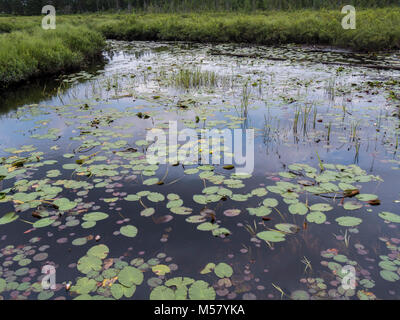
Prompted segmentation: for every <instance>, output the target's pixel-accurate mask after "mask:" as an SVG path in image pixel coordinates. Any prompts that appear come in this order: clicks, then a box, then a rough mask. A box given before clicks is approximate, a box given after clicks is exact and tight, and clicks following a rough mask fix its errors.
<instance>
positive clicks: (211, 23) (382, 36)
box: [0, 8, 400, 88]
mask: <svg viewBox="0 0 400 320" xmlns="http://www.w3.org/2000/svg"><path fill="white" fill-rule="evenodd" d="M342 18H343V15H342V14H341V12H340V10H325V9H321V10H299V11H264V12H257V13H253V14H248V13H239V12H215V13H209V12H208V13H207V12H203V13H190V14H177V13H175V14H122V13H121V14H99V13H96V14H89V15H66V16H63V15H60V16H58V17H57V29H56V30H47V31H45V30H42V29H41V28H40V25H41V19H42V17H39V16H36V17H15V16H5V17H0V87H3V88H4V87H6V86H8V85H9V84H11V83H16V82H19V81H23V80H26V79H29V78H30V77H32V76H40V75H46V74H54V73H60V72H64V71H67V70H70V69H74V68H80V67H82V66H83V65H84V64H85V63H87V62H88V61H89V60H90V59H92V58H93V57H94V56H95V55H97V54H99V53H100V52H101V50H102V48H103V46H104V39H103V38H104V37H105V38H108V39H121V40H161V41H169V40H170V41H176V40H180V41H196V42H236V43H253V44H263V45H279V44H286V43H297V44H307V45H332V46H339V47H344V48H350V49H354V50H358V51H378V50H391V49H400V9H399V8H383V9H363V10H358V11H357V29H355V30H344V29H343V28H342V25H341V20H342ZM182 78H183V79H185V78H187V75H183V77H182Z"/></svg>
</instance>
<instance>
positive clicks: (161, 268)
mask: <svg viewBox="0 0 400 320" xmlns="http://www.w3.org/2000/svg"><path fill="white" fill-rule="evenodd" d="M151 270H152V271H153V272H154V273H155V274H156V275H158V276H163V275H165V274H167V273H170V272H171V269H170V268H169V267H168V266H166V265H164V264H158V265H156V266H153V267H152V268H151Z"/></svg>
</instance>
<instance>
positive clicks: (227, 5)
mask: <svg viewBox="0 0 400 320" xmlns="http://www.w3.org/2000/svg"><path fill="white" fill-rule="evenodd" d="M48 4H50V5H53V6H55V8H56V10H57V12H58V13H66V14H70V13H85V12H104V11H129V12H132V11H135V12H192V11H246V12H249V11H256V10H292V9H303V8H304V9H305V8H312V9H321V8H327V9H338V8H341V7H342V6H344V5H348V4H351V5H354V6H355V7H362V8H371V7H372V8H374V7H386V6H399V4H400V0H0V13H6V14H18V15H40V14H41V11H42V7H43V6H45V5H48Z"/></svg>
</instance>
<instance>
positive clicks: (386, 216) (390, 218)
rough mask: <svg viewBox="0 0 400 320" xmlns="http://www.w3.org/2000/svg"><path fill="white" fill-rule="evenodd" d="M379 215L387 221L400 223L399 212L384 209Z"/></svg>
mask: <svg viewBox="0 0 400 320" xmlns="http://www.w3.org/2000/svg"><path fill="white" fill-rule="evenodd" d="M379 216H380V217H381V218H382V219H384V220H386V221H390V222H395V223H400V215H398V214H395V213H392V212H388V211H383V212H381V213H380V214H379Z"/></svg>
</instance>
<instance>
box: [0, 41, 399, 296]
mask: <svg viewBox="0 0 400 320" xmlns="http://www.w3.org/2000/svg"><path fill="white" fill-rule="evenodd" d="M109 46H110V48H109V50H108V51H107V53H105V57H106V59H107V60H108V63H107V64H106V65H105V66H99V67H98V68H97V69H95V70H88V71H84V72H80V73H78V74H74V75H71V76H65V77H62V78H61V79H59V80H57V81H56V80H51V79H49V80H48V81H45V83H42V82H39V83H37V84H31V85H29V86H26V87H24V88H22V89H21V90H18V91H15V92H9V93H7V95H5V97H3V98H2V100H1V106H0V113H1V117H0V180H1V181H0V276H1V279H2V280H0V297H2V298H4V299H73V298H76V297H78V298H83V299H88V298H90V297H92V298H121V297H122V298H132V299H149V298H154V299H160V298H162V297H165V298H169V299H171V298H184V297H186V298H192V299H198V298H209V299H211V298H214V297H215V298H216V299H281V298H282V299H398V298H399V297H400V291H399V281H400V280H399V279H400V254H399V253H400V237H399V229H398V228H399V223H400V212H399V206H400V194H399V188H398V186H399V183H398V181H399V179H400V171H399V169H400V166H399V164H400V159H399V156H398V136H399V130H400V129H399V128H400V116H399V112H400V111H399V108H400V87H399V84H400V78H399V75H400V71H396V70H380V69H379V68H378V69H377V68H371V67H368V66H371V65H373V66H378V67H379V66H384V67H388V66H397V65H396V63H395V61H397V60H398V56H399V55H398V54H397V53H393V54H387V55H379V56H366V55H354V54H351V53H348V52H334V51H329V50H326V51H322V52H321V51H312V50H310V49H302V48H297V47H284V48H267V47H243V46H234V45H214V46H211V45H196V44H185V43H177V44H172V43H149V42H133V43H127V42H110V44H109ZM396 59H397V60H396ZM343 63H345V64H348V65H344V66H343ZM169 121H177V122H178V127H179V129H183V128H193V129H197V130H200V129H205V128H207V129H213V128H219V129H224V128H228V129H254V130H255V138H254V145H255V147H254V149H255V165H254V172H253V173H252V174H251V175H248V176H236V175H235V171H234V170H232V171H230V170H226V169H224V168H223V166H224V165H223V164H221V165H207V164H204V165H202V164H196V165H190V166H185V165H182V164H181V163H179V164H176V163H171V164H168V165H163V164H160V165H151V164H149V163H148V162H147V161H146V157H145V155H146V150H147V144H146V142H145V141H144V140H145V139H146V133H147V132H148V131H149V129H151V128H160V129H167V128H168V124H169ZM318 158H320V160H319V159H318ZM77 160H78V161H77ZM196 168H197V169H196ZM188 169H189V170H188ZM190 169H193V170H190ZM151 179H152V180H151ZM157 182H162V183H159V184H157ZM209 187H211V188H209ZM213 187H214V188H213ZM138 193H139V194H138ZM60 199H61V200H60ZM179 199H181V200H182V201H180V200H179ZM266 199H267V200H266ZM274 199H275V200H274ZM378 200H379V201H378ZM146 208H154V210H153V211H152V210H151V209H147V210H146V211H143V210H144V209H146ZM185 208H186V209H185ZM249 208H250V209H249ZM256 208H257V209H256ZM229 209H235V210H239V211H240V213H239V211H226V210H229ZM7 213H10V214H8V215H6V214H7ZM12 213H15V214H12ZM92 213H95V214H92ZM99 213H100V214H99ZM232 215H233V216H232ZM349 217H350V219H349ZM39 218H41V219H39ZM338 218H339V219H338ZM354 218H355V219H354ZM337 219H338V220H337ZM198 227H199V229H201V230H199V229H198ZM213 230H214V232H213ZM96 236H98V238H97V241H96V239H95V237H96ZM93 247H94V249H92V250H91V251H89V252H88V250H89V249H91V248H93ZM82 257H84V258H82ZM78 261H79V263H78ZM209 263H213V264H214V265H211V266H210V268H209V270H204V268H205V267H206V265H207V264H209ZM44 265H53V266H55V269H56V282H57V289H56V290H44V289H43V288H42V287H41V280H42V277H43V274H42V273H41V270H42V267H43V266H44ZM346 265H347V266H353V267H354V268H355V271H356V285H355V289H354V290H351V289H350V290H345V289H343V287H342V278H343V277H345V276H346V274H345V273H343V270H342V267H344V266H346ZM128 266H131V267H133V268H130V267H128ZM207 271H208V272H207ZM142 275H143V277H142ZM179 277H187V279H183V280H182V279H180V278H179ZM69 283H70V284H71V285H72V286H71V288H69V287H68V285H67V284H69ZM177 283H178V285H177ZM66 285H67V288H68V289H69V290H67V289H66Z"/></svg>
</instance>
